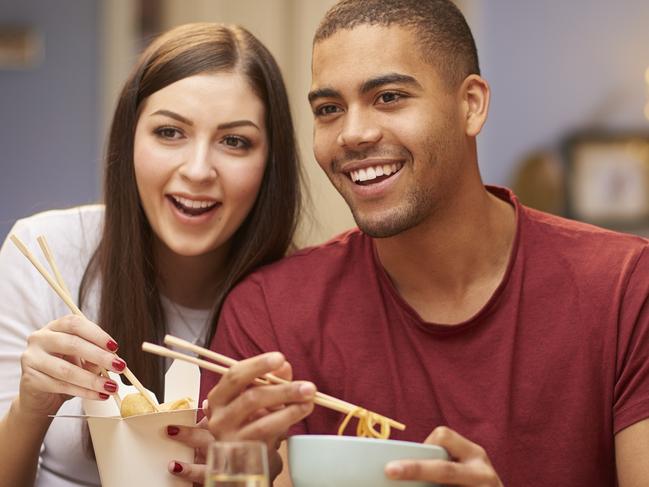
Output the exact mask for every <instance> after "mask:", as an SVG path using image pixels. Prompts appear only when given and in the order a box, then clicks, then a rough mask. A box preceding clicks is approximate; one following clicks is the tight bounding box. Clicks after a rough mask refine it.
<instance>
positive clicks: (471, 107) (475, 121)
mask: <svg viewBox="0 0 649 487" xmlns="http://www.w3.org/2000/svg"><path fill="white" fill-rule="evenodd" d="M459 93H460V97H461V100H460V102H461V107H462V115H463V118H464V121H465V125H464V129H465V133H466V135H467V136H469V137H475V136H477V135H478V134H479V133H480V131H481V130H482V127H483V126H484V124H485V122H486V121H487V113H488V112H489V99H490V97H491V90H490V88H489V84H488V83H487V82H486V81H485V80H484V79H483V78H482V77H480V76H478V75H477V74H472V75H469V76H467V78H466V79H465V80H464V81H463V82H462V86H461V87H460V91H459Z"/></svg>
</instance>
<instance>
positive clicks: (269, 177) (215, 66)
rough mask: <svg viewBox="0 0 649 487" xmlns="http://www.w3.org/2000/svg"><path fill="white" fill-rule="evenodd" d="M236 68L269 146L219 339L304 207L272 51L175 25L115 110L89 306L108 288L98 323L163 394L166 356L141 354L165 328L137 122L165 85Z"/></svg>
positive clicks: (238, 237) (234, 254)
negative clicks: (94, 293) (257, 108)
mask: <svg viewBox="0 0 649 487" xmlns="http://www.w3.org/2000/svg"><path fill="white" fill-rule="evenodd" d="M216 72H236V73H240V74H242V75H243V77H244V78H246V79H247V80H248V82H249V83H250V86H251V87H252V88H253V90H254V92H255V93H256V94H257V96H259V98H260V99H261V100H262V102H263V103H264V106H265V109H266V127H267V130H268V140H269V152H268V160H267V164H266V169H265V173H264V176H263V180H262V184H261V188H260V190H259V194H258V195H257V199H256V202H255V204H254V206H253V208H252V210H251V211H250V213H249V214H248V216H247V218H246V219H245V221H244V222H243V224H242V225H241V226H240V227H239V229H238V230H237V231H236V232H235V234H234V235H233V237H232V240H231V245H230V249H231V250H230V255H229V257H228V259H227V263H226V269H224V271H225V272H224V273H223V274H224V276H225V278H224V280H223V281H222V283H221V285H220V288H219V290H218V292H217V293H216V295H215V296H214V307H213V314H212V326H211V328H210V332H209V334H208V336H207V337H205V338H206V343H205V344H206V345H207V344H209V342H210V340H211V339H212V337H213V335H214V332H215V329H216V323H217V320H218V316H219V312H220V309H221V306H222V304H223V300H224V299H225V297H226V295H227V294H228V292H229V291H230V290H231V289H232V287H233V286H234V285H235V284H236V283H237V282H239V281H240V280H241V279H242V278H243V277H244V276H246V275H247V274H248V273H250V271H252V270H253V269H255V268H257V267H259V266H261V265H263V264H267V263H270V262H272V261H274V260H277V259H279V258H281V257H282V256H283V255H284V254H285V253H286V251H287V249H288V248H289V245H290V244H291V241H292V238H293V233H294V231H295V226H296V221H297V216H298V213H299V209H300V201H301V199H300V184H299V183H300V169H299V158H298V151H297V147H296V142H295V135H294V129H293V123H292V121H291V114H290V108H289V103H288V97H287V94H286V89H285V86H284V82H283V80H282V75H281V73H280V70H279V67H278V66H277V64H276V62H275V60H274V59H273V57H272V55H271V54H270V53H269V52H268V50H267V49H266V48H265V47H264V46H263V45H262V44H261V43H260V42H259V41H258V40H257V39H256V38H255V37H254V36H253V35H252V34H250V33H249V32H248V31H246V30H245V29H243V28H241V27H237V26H224V25H219V24H212V23H201V24H188V25H184V26H180V27H177V28H175V29H173V30H171V31H169V32H167V33H165V34H163V35H161V36H160V37H159V38H157V39H156V40H155V41H154V42H153V43H152V44H151V45H150V46H149V47H148V48H147V49H146V50H145V51H144V53H143V54H142V56H141V57H140V60H139V62H138V63H137V65H136V67H135V69H134V71H133V72H132V74H131V76H130V77H129V79H128V80H127V82H126V84H125V86H124V88H123V90H122V92H121V95H120V97H119V101H118V104H117V108H116V110H115V114H114V117H113V122H112V126H111V129H110V134H109V139H108V148H107V154H106V159H105V173H104V202H105V206H106V210H105V221H104V229H103V234H102V237H101V241H100V244H99V246H98V248H97V250H96V252H95V254H94V255H93V257H92V259H91V261H90V263H89V264H88V267H87V269H86V272H85V274H84V276H83V280H82V283H81V288H80V291H79V302H80V303H81V305H82V306H83V304H84V303H85V301H86V298H87V297H88V289H89V288H90V287H91V285H92V284H93V283H94V282H98V283H99V284H100V288H101V294H100V305H99V316H98V318H99V319H98V322H99V324H100V325H101V326H102V327H103V328H104V329H105V330H106V331H107V332H108V333H109V334H110V335H111V336H112V337H113V338H114V339H115V340H117V342H118V343H119V345H120V349H119V352H118V353H119V355H120V356H121V357H122V358H124V359H125V360H126V362H127V363H128V366H129V368H130V369H131V370H132V371H133V372H134V373H135V375H136V376H137V377H138V378H139V379H140V380H141V381H142V382H143V383H144V384H145V385H146V386H147V388H149V389H151V390H152V391H155V393H156V394H157V395H158V397H160V396H161V392H162V388H163V376H164V361H163V360H161V359H158V358H156V357H155V356H153V355H150V354H145V353H142V351H141V348H140V347H141V344H142V342H143V341H145V340H146V341H154V342H155V341H158V342H159V341H160V340H161V339H162V337H163V336H164V334H165V332H166V323H165V316H164V313H163V310H162V306H161V302H160V294H159V291H158V289H159V283H158V279H159V275H158V272H157V267H156V262H155V258H154V254H153V240H154V238H155V237H154V235H153V232H152V229H151V226H150V225H149V223H148V221H147V219H146V217H145V214H144V211H143V209H142V205H141V203H140V198H139V195H138V191H137V186H136V182H135V172H134V168H133V146H134V135H135V127H136V124H137V120H138V116H139V112H140V108H141V106H142V102H143V101H144V100H145V99H146V98H147V97H148V96H150V95H151V94H153V93H155V92H156V91H158V90H160V89H162V88H164V87H165V86H167V85H169V84H171V83H174V82H176V81H179V80H181V79H183V78H186V77H188V76H193V75H197V74H201V73H216Z"/></svg>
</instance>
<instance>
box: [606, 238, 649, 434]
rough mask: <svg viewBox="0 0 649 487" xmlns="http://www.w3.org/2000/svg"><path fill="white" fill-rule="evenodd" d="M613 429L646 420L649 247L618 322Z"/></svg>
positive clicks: (634, 274) (634, 273)
mask: <svg viewBox="0 0 649 487" xmlns="http://www.w3.org/2000/svg"><path fill="white" fill-rule="evenodd" d="M618 327H619V328H618V347H617V363H616V383H615V397H614V401H615V402H614V405H613V414H614V420H613V423H614V424H613V427H614V432H615V433H616V434H617V433H618V432H620V431H621V430H623V429H624V428H626V427H628V426H631V425H632V424H634V423H636V422H638V421H641V420H643V419H647V418H649V246H645V247H644V250H643V251H642V253H641V254H640V256H639V258H638V259H637V261H636V263H635V265H634V266H633V268H632V271H631V273H630V276H629V279H628V284H627V286H626V290H625V292H624V295H623V300H622V303H621V307H620V314H619V322H618Z"/></svg>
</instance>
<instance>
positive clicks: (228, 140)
mask: <svg viewBox="0 0 649 487" xmlns="http://www.w3.org/2000/svg"><path fill="white" fill-rule="evenodd" d="M223 143H224V144H225V145H227V146H228V147H232V148H233V149H247V148H248V147H250V143H249V142H248V141H247V140H246V139H244V138H242V137H236V136H234V135H228V136H227V137H224V138H223Z"/></svg>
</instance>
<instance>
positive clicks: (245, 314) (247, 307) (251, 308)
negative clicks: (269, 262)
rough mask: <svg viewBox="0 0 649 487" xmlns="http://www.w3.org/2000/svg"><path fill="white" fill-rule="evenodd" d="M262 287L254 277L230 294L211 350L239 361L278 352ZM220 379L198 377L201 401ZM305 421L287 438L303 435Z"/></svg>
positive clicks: (212, 376)
mask: <svg viewBox="0 0 649 487" xmlns="http://www.w3.org/2000/svg"><path fill="white" fill-rule="evenodd" d="M264 289H265V285H264V282H263V281H262V280H261V278H260V277H258V276H256V275H253V276H251V277H249V278H248V279H247V280H244V281H243V282H242V283H241V284H239V285H238V286H237V287H236V288H235V289H233V290H232V292H231V293H230V294H229V296H228V297H227V299H226V300H225V303H224V304H223V308H222V309H221V315H220V317H219V321H218V325H217V329H216V334H215V335H214V339H213V340H212V343H211V345H210V348H211V349H212V350H214V351H216V352H218V353H221V354H223V355H226V356H228V357H231V358H234V359H236V360H242V359H245V358H250V357H254V356H255V355H259V354H261V353H265V352H272V351H280V352H282V349H281V346H280V345H279V344H278V340H277V336H276V334H275V332H274V324H273V321H272V313H271V312H270V311H269V308H268V304H267V299H266V294H265V292H264ZM218 381H219V376H217V375H216V374H213V373H211V372H204V373H203V374H202V376H201V394H200V396H201V402H202V401H203V399H204V398H205V397H207V394H208V393H209V391H210V390H211V389H212V388H213V387H214V386H215V385H216V384H217V383H218ZM305 432H306V426H305V423H304V421H302V422H300V423H298V424H294V425H293V426H291V428H290V430H289V435H295V434H304V433H305Z"/></svg>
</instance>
